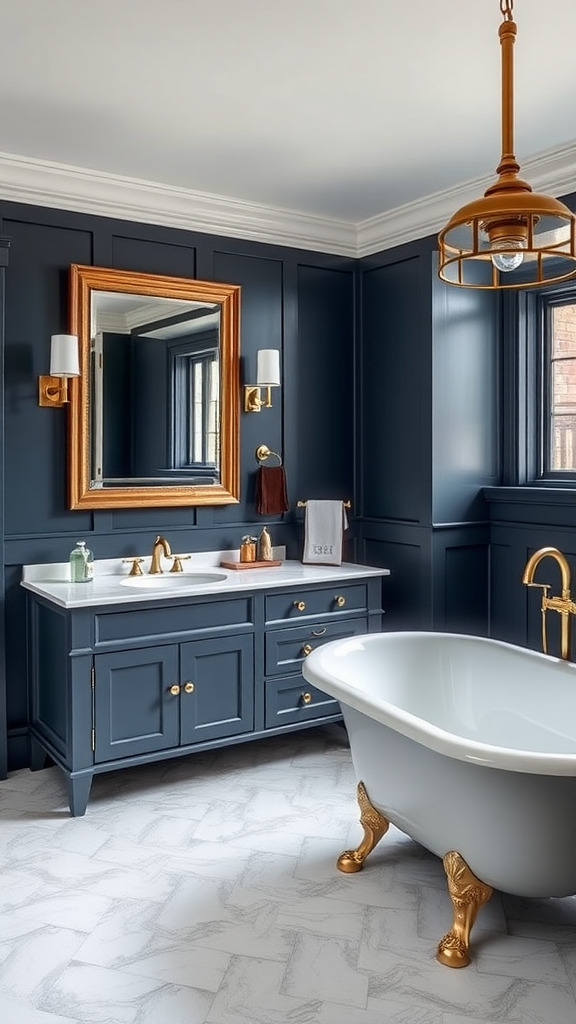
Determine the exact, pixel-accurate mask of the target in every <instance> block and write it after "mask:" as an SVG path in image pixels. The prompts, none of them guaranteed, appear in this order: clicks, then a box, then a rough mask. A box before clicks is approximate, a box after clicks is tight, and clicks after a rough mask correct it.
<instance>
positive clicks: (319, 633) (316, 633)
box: [311, 626, 327, 636]
mask: <svg viewBox="0 0 576 1024" xmlns="http://www.w3.org/2000/svg"><path fill="white" fill-rule="evenodd" d="M326 632H327V630H326V626H324V629H313V630H311V633H312V636H324V633H326Z"/></svg>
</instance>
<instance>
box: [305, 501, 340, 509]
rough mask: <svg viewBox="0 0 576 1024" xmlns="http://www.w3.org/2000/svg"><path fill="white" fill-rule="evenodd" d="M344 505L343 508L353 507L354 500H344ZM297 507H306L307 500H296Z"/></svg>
mask: <svg viewBox="0 0 576 1024" xmlns="http://www.w3.org/2000/svg"><path fill="white" fill-rule="evenodd" d="M342 506H343V508H352V502H351V501H343V502H342ZM296 508H306V502H305V501H297V502H296Z"/></svg>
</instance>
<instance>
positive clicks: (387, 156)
mask: <svg viewBox="0 0 576 1024" xmlns="http://www.w3.org/2000/svg"><path fill="white" fill-rule="evenodd" d="M514 18H515V20H516V22H517V24H518V39H517V43H516V47H515V51H516V52H515V65H516V67H515V83H516V103H515V110H516V155H517V157H518V158H519V159H520V161H521V163H522V164H523V171H524V172H525V174H526V177H529V175H528V173H527V167H528V168H529V167H531V166H533V167H534V168H535V171H536V172H538V173H540V172H542V173H544V174H545V172H549V171H550V168H551V167H552V168H553V170H554V172H555V174H556V178H557V179H558V182H559V186H558V187H559V188H562V187H563V186H565V184H566V181H567V180H568V181H569V180H570V177H568V178H567V177H566V175H567V174H568V175H571V174H572V170H573V169H574V168H575V167H576V114H575V112H576V72H575V70H574V69H575V58H574V46H575V40H576V3H575V0H553V2H551V0H516V3H515V5H514ZM501 20H502V16H501V13H500V5H499V0H407V2H405V3H400V2H398V0H394V2H392V0H348V2H344V0H49V2H47V0H18V2H16V0H0V39H1V40H2V48H1V49H2V59H1V61H0V158H1V159H0V196H3V197H4V198H17V199H23V200H24V201H30V202H36V201H39V200H45V201H47V202H48V203H49V204H51V205H64V206H67V207H69V208H82V201H81V194H82V192H84V199H85V200H86V199H87V198H88V199H90V197H91V198H92V200H94V201H93V202H92V205H91V207H90V208H92V209H96V210H97V212H106V211H107V209H108V212H110V213H111V215H112V216H115V215H116V216H119V215H121V214H120V212H118V211H119V210H120V208H123V209H124V210H125V213H124V215H125V216H133V217H135V218H136V219H144V216H143V215H142V216H140V218H139V215H138V210H137V207H138V204H139V202H140V204H141V205H142V206H143V213H144V212H146V213H147V214H148V215H149V214H150V212H151V211H154V210H158V214H157V219H158V220H161V221H163V222H170V217H172V218H173V219H172V221H171V222H173V223H179V221H178V210H179V209H184V206H185V204H186V202H188V205H187V207H186V208H187V209H188V210H189V211H191V213H190V216H191V218H192V224H193V220H194V210H195V209H196V211H197V213H198V214H200V212H201V210H202V209H203V210H204V211H205V212H206V211H207V210H208V209H210V210H212V212H213V214H214V217H213V221H214V223H213V224H212V222H209V218H208V220H205V222H204V223H202V217H201V216H199V225H198V226H199V228H200V230H208V228H209V227H214V228H216V229H218V230H220V231H224V230H225V229H226V227H230V229H231V233H233V234H240V233H242V230H241V228H242V219H243V218H245V219H246V221H247V222H248V221H251V222H253V223H254V224H256V225H257V223H258V221H260V225H261V227H262V231H261V235H260V237H265V238H266V237H268V236H267V234H266V226H267V225H268V226H270V225H271V224H272V222H273V221H274V220H275V221H276V223H277V224H279V223H282V224H283V225H284V228H285V230H286V233H287V234H289V228H288V224H289V222H290V221H291V220H292V223H293V224H294V225H295V227H294V232H295V233H294V243H293V244H296V242H298V239H302V238H305V236H306V233H307V230H308V229H309V231H308V233H309V236H310V245H313V244H314V242H315V240H316V241H317V237H320V236H322V235H323V234H325V236H326V244H325V245H324V246H322V245H320V246H319V247H320V248H322V247H324V248H327V249H332V250H333V251H345V250H346V248H347V246H348V248H349V250H350V251H351V252H352V251H353V250H355V247H357V242H358V231H359V230H360V231H362V230H363V229H364V234H365V237H364V248H365V249H366V248H370V237H369V235H370V225H371V224H372V226H373V227H374V226H375V225H380V233H379V232H378V230H376V233H375V234H374V238H373V239H372V242H373V244H372V248H374V245H376V243H378V244H380V242H381V241H382V239H381V238H380V235H382V234H385V233H386V231H385V224H386V223H388V222H389V221H390V216H391V214H392V213H393V212H394V211H398V209H400V210H402V211H403V210H407V211H408V212H409V213H410V212H412V214H413V212H414V209H417V210H418V211H419V212H418V217H417V218H416V219H417V220H418V221H419V228H420V227H421V226H422V225H423V226H426V225H427V221H426V217H425V216H424V217H423V216H422V210H423V208H424V205H425V204H423V202H422V200H424V199H426V198H427V197H431V196H432V197H435V196H437V194H438V193H441V194H442V195H444V194H445V193H446V192H447V193H449V196H450V201H451V202H452V206H453V208H455V207H456V206H457V205H460V202H459V201H457V202H456V203H455V202H454V199H453V195H458V194H459V192H460V191H462V189H463V188H465V185H466V183H468V182H470V180H471V179H478V178H483V177H484V176H488V178H491V177H493V172H494V169H495V167H496V164H497V163H498V158H499V155H500V46H499V41H498V27H499V25H500V22H501ZM548 151H553V152H552V153H549V152H548ZM541 154H543V156H542V157H541V159H540V161H539V160H536V162H535V163H533V164H532V163H531V158H532V157H535V156H537V155H541ZM16 157H17V158H19V159H16ZM548 157H549V158H550V159H551V161H552V162H551V164H550V167H549V166H548V164H547V163H546V158H548ZM526 161H528V164H527V165H526ZM74 169H84V171H86V170H88V171H89V172H91V173H90V174H86V173H84V174H80V173H79V172H78V171H75V170H74ZM552 177H554V174H553V175H552ZM126 179H128V180H126ZM134 179H136V180H134ZM529 180H531V182H532V184H533V185H536V184H539V183H535V182H534V181H532V179H531V178H529ZM146 183H154V184H153V185H152V186H151V187H149V186H148V185H146ZM539 187H541V186H539ZM574 188H576V177H575V178H574ZM114 189H115V190H116V192H115V200H114V202H113V201H112V199H111V196H112V191H113V190H114ZM122 189H124V190H126V191H125V201H124V205H123V206H122V203H121V200H120V195H121V194H122ZM51 190H52V195H50V191H51ZM564 191H566V188H565V187H564ZM155 193H156V194H158V197H159V198H158V200H157V202H155V199H154V195H155ZM556 194H559V192H558V189H556ZM128 195H130V199H128ZM143 196H146V198H145V200H144V199H143V198H142V197H143ZM107 202H108V208H107V206H106V203H107ZM98 204H100V205H98ZM164 207H166V208H168V207H170V214H169V212H168V209H166V212H163V209H164ZM117 208H118V209H117ZM228 214H229V220H230V223H229V224H228V222H227V216H228ZM413 219H414V217H413ZM433 220H434V218H433V217H432V219H431V221H430V223H432V222H433ZM420 222H422V223H420ZM192 224H191V223H190V221H188V222H187V223H183V226H186V227H190V226H192ZM414 230H415V228H414ZM245 233H248V234H249V233H250V232H245ZM373 233H374V232H373ZM272 235H273V232H272ZM272 235H271V236H270V237H272ZM331 235H332V236H333V244H330V236H331ZM377 236H378V237H377ZM278 237H280V236H279V235H278ZM287 240H288V241H289V242H290V239H287ZM298 244H300V242H298ZM339 245H340V249H339V248H338V246H339Z"/></svg>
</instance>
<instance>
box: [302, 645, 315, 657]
mask: <svg viewBox="0 0 576 1024" xmlns="http://www.w3.org/2000/svg"><path fill="white" fill-rule="evenodd" d="M313 650H314V648H313V647H312V644H304V647H303V648H302V654H303V655H304V657H305V658H307V657H308V655H309V654H312V651H313Z"/></svg>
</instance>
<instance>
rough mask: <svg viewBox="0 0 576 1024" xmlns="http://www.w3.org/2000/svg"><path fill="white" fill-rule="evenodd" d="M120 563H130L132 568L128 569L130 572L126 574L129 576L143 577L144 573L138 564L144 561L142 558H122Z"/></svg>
mask: <svg viewBox="0 0 576 1024" xmlns="http://www.w3.org/2000/svg"><path fill="white" fill-rule="evenodd" d="M122 561H123V562H125V563H127V562H132V568H131V569H130V572H129V573H128V575H129V576H143V575H144V573H143V572H142V569H141V568H140V562H143V561H144V559H143V558H123V559H122Z"/></svg>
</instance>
